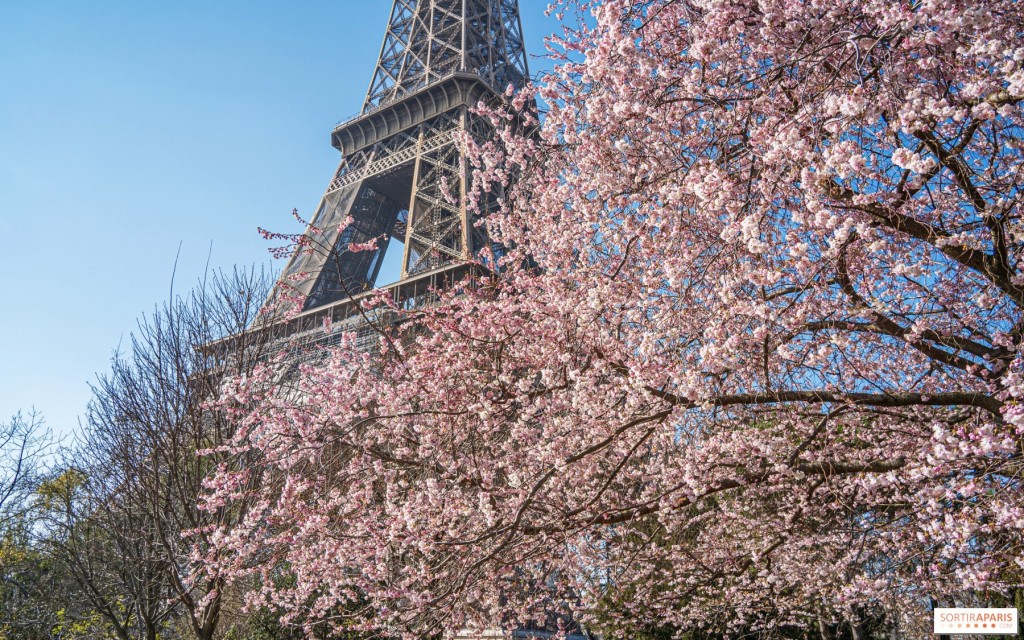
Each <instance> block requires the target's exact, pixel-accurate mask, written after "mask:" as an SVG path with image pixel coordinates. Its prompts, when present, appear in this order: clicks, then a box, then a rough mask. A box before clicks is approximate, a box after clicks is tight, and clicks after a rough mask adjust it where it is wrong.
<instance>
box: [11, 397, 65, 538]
mask: <svg viewBox="0 0 1024 640" xmlns="http://www.w3.org/2000/svg"><path fill="white" fill-rule="evenodd" d="M51 445H52V438H51V436H50V432H49V430H48V429H46V427H45V425H44V424H43V419H42V417H41V416H40V415H39V414H38V413H37V412H35V411H32V412H30V413H29V414H28V415H24V414H21V413H18V414H15V415H14V416H13V417H12V418H11V419H10V420H9V421H8V422H6V423H3V424H0V531H5V530H7V529H8V528H9V526H10V525H11V523H12V522H13V521H15V520H18V519H20V518H21V517H23V516H24V515H25V513H26V509H27V508H28V502H27V497H28V496H29V495H30V494H31V493H32V491H33V490H34V488H35V485H36V483H37V482H38V479H39V473H40V466H41V464H42V462H43V459H44V458H45V456H46V455H47V453H48V452H49V451H50V447H51Z"/></svg>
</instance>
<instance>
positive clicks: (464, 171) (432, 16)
mask: <svg viewBox="0 0 1024 640" xmlns="http://www.w3.org/2000/svg"><path fill="white" fill-rule="evenodd" d="M528 73H529V72H528V67H527V63H526V52H525V49H524V47H523V37H522V27H521V25H520V20H519V6H518V0H394V4H393V7H392V11H391V18H390V20H389V23H388V27H387V31H386V33H385V37H384V43H383V45H382V47H381V52H380V56H379V59H378V62H377V66H376V70H375V71H374V74H373V79H372V81H371V83H370V89H369V91H368V93H367V96H366V100H365V102H364V105H363V110H362V112H361V113H360V115H358V116H356V117H355V118H353V119H351V120H349V121H348V122H345V123H342V124H341V125H339V126H338V127H336V128H335V130H334V131H333V132H332V136H331V139H332V143H333V145H334V146H335V147H337V148H338V149H339V150H340V151H341V152H342V160H341V164H340V165H339V167H338V170H337V171H336V172H335V175H334V178H333V179H332V180H331V183H330V184H329V185H328V188H327V190H326V192H325V194H324V196H323V198H322V199H321V201H320V205H319V207H318V208H317V210H316V213H315V215H314V216H313V220H312V223H311V225H310V227H309V229H308V230H307V232H306V235H307V237H308V240H309V247H312V250H309V249H306V250H304V251H301V252H298V253H296V255H295V256H293V257H292V260H291V262H290V263H289V265H288V266H287V267H286V268H285V272H284V274H283V275H282V280H283V281H285V282H287V283H288V286H289V287H290V288H292V289H295V290H297V292H298V293H299V294H301V295H304V296H305V297H306V301H305V304H304V309H305V310H312V309H315V308H318V307H322V306H324V305H328V304H332V303H337V302H339V301H344V300H347V299H349V298H351V297H353V296H356V295H358V294H360V293H361V292H363V291H366V290H367V289H370V288H372V287H373V286H375V284H376V278H377V275H378V273H379V270H380V265H381V262H382V260H383V256H384V253H385V252H386V251H387V248H388V246H389V243H390V241H391V240H392V239H394V238H397V239H398V240H399V241H401V242H402V243H403V246H404V254H403V259H402V273H401V280H400V282H402V281H405V280H408V279H411V278H416V277H417V276H419V275H421V274H425V273H436V272H438V271H439V270H441V271H444V270H446V269H455V270H460V265H464V264H465V263H466V262H467V261H470V260H472V259H473V258H474V257H476V256H477V255H478V254H479V253H480V251H481V250H483V249H484V248H486V247H488V246H489V241H488V239H487V238H486V236H485V235H484V234H483V233H482V232H481V231H480V230H479V229H478V228H477V226H476V225H475V224H474V222H475V220H473V219H472V215H471V214H470V212H469V210H468V209H467V207H466V204H465V202H464V201H463V195H464V194H465V193H466V192H467V187H468V184H469V182H470V178H471V176H470V175H469V167H468V163H467V162H466V159H465V157H464V153H463V149H462V147H461V144H460V142H459V140H460V137H461V136H460V135H459V133H460V132H469V133H470V134H471V135H478V136H479V135H481V134H482V133H484V132H485V131H486V128H487V126H488V125H487V124H486V123H485V122H484V121H483V120H482V119H481V118H479V117H478V116H476V115H475V114H473V113H472V111H471V109H472V107H473V106H475V105H476V104H477V103H478V102H479V101H480V100H486V99H488V98H490V97H493V96H496V95H497V94H500V93H502V92H504V90H505V89H506V88H507V87H508V86H510V85H511V86H512V87H514V88H521V87H522V86H524V84H525V82H526V79H527V77H528ZM491 198H492V200H493V196H491ZM482 205H483V208H484V209H485V210H486V209H489V208H491V207H493V206H494V202H493V201H491V202H485V203H482ZM371 240H376V242H377V247H376V248H375V249H371V250H367V251H351V250H350V249H349V246H350V245H351V244H353V243H359V244H365V243H367V242H370V241H371ZM460 272H461V271H460ZM453 274H454V272H453Z"/></svg>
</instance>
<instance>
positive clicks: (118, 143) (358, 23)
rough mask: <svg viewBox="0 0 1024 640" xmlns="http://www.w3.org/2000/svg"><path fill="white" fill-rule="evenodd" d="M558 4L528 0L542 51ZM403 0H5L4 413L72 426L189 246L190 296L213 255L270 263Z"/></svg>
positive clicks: (1, 129) (220, 261) (181, 276)
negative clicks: (272, 244)
mask: <svg viewBox="0 0 1024 640" xmlns="http://www.w3.org/2000/svg"><path fill="white" fill-rule="evenodd" d="M546 5H547V2H546V0H520V8H521V12H522V17H523V27H524V30H525V32H526V37H527V48H528V50H529V51H530V52H531V53H534V54H537V53H540V52H541V51H542V50H543V38H544V36H545V35H546V34H547V33H550V32H551V31H553V30H554V29H553V27H554V25H553V23H552V22H550V21H549V19H547V18H545V17H544V15H543V11H544V8H545V6H546ZM390 7H391V2H390V0H363V1H356V0H305V1H300V2H291V3H283V2H270V1H264V0H250V1H247V2H242V1H240V0H218V1H217V2H209V1H206V2H199V1H194V0H178V1H177V2H173V3H157V2H129V1H127V0H124V1H113V0H88V1H86V2H83V1H82V0H0V285H2V290H3V292H4V302H3V303H2V304H0V308H2V312H0V420H4V419H6V417H8V416H10V415H11V414H13V413H14V412H15V411H18V410H19V409H21V410H28V409H30V408H32V407H35V408H36V409H38V410H39V411H40V412H41V413H42V414H43V416H44V417H45V418H46V420H47V422H48V424H49V425H50V426H51V427H52V428H54V430H56V431H58V432H61V433H68V432H70V431H71V430H72V429H74V427H75V425H77V422H78V415H79V414H81V413H82V412H83V410H84V408H85V405H86V402H87V401H88V398H89V388H88V384H87V383H88V382H89V381H91V380H93V379H94V378H95V375H96V373H97V372H99V371H103V370H105V369H106V368H107V364H108V361H109V359H110V356H111V354H112V352H113V350H114V349H115V348H116V347H117V346H118V344H119V343H121V342H122V341H123V342H124V343H125V344H127V340H128V335H129V333H130V332H131V331H132V329H133V327H134V326H135V322H136V319H137V318H138V317H139V316H140V315H141V314H143V313H146V312H148V311H149V310H151V309H152V308H153V307H154V305H155V304H157V303H159V302H161V301H162V300H164V299H166V298H167V296H168V292H169V290H170V287H171V279H172V273H173V270H174V263H175V256H176V254H178V253H179V247H180V257H179V258H178V267H177V276H176V285H175V286H176V288H177V289H179V290H182V289H185V288H187V287H188V286H190V285H191V284H192V283H194V282H195V281H196V280H197V278H198V277H199V276H200V275H201V273H202V272H203V269H204V268H205V266H206V263H207V258H208V256H209V263H210V266H211V267H212V268H220V267H226V268H230V267H231V266H232V265H235V264H244V265H249V264H261V263H268V264H269V257H268V253H267V244H266V242H265V241H264V240H262V239H261V238H260V237H259V236H258V235H257V234H256V227H257V226H258V225H259V226H264V227H268V228H272V229H274V230H278V231H294V230H297V229H296V225H295V223H294V222H292V220H291V216H290V212H291V210H292V208H293V207H297V208H298V209H299V211H300V213H306V214H308V213H309V212H310V210H311V209H312V208H313V207H314V206H315V205H316V204H317V201H318V199H319V196H320V195H321V193H322V192H323V189H324V188H325V187H326V185H327V182H328V181H329V180H330V178H331V175H332V173H333V171H334V169H335V167H336V165H337V162H338V159H339V158H338V153H337V151H335V150H334V149H333V148H331V146H330V139H329V134H330V131H331V129H332V128H333V126H334V124H335V123H336V122H337V121H339V120H342V119H343V118H345V117H347V116H349V115H351V114H353V113H355V112H356V111H357V110H358V109H359V108H360V106H361V103H362V99H363V97H364V95H365V92H366V88H367V85H368V84H369V80H370V75H371V73H372V70H373V65H374V62H375V60H376V56H377V53H378V50H379V48H380V43H381V39H382V37H383V33H384V27H385V24H386V22H387V18H388V15H389V12H390ZM540 66H542V64H541V63H540V62H539V61H537V60H535V59H534V60H531V70H534V71H535V70H536V69H537V68H539V67H540ZM281 266H282V265H281V264H280V263H274V264H273V265H272V268H274V269H280V267H281Z"/></svg>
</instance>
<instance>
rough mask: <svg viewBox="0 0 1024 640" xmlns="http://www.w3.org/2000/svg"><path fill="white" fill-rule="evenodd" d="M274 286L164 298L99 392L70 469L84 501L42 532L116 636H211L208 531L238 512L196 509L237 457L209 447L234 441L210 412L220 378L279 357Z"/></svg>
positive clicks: (223, 285)
mask: <svg viewBox="0 0 1024 640" xmlns="http://www.w3.org/2000/svg"><path fill="white" fill-rule="evenodd" d="M272 284H273V280H272V279H271V278H270V277H269V275H268V274H267V273H265V272H262V271H244V270H237V269H236V270H234V271H232V272H230V273H218V274H216V275H214V276H212V277H210V278H209V279H208V280H206V281H204V282H202V283H200V285H199V286H198V287H197V288H196V289H195V290H193V291H192V292H191V293H189V294H188V295H184V296H172V299H171V300H170V301H169V302H167V303H165V304H164V305H163V306H161V307H159V308H157V309H156V310H155V312H154V313H153V314H151V315H149V316H147V317H144V318H143V319H141V320H140V321H139V323H138V327H137V330H136V331H135V332H134V333H133V334H132V336H131V341H130V345H129V346H128V348H127V349H125V350H124V351H123V352H120V353H115V355H114V357H113V358H112V363H111V369H110V371H109V372H108V373H106V374H103V375H101V376H99V378H98V380H97V382H96V384H95V385H94V388H93V392H94V395H93V399H92V401H91V403H90V405H89V408H88V412H87V420H86V429H85V434H84V436H83V437H82V440H81V442H80V443H79V446H78V447H77V449H76V453H75V458H74V464H73V465H72V468H74V469H76V470H77V472H78V473H81V479H80V482H81V487H80V488H77V489H76V490H77V491H79V492H80V495H78V496H77V497H76V496H75V495H72V494H70V493H69V495H68V496H67V500H66V504H65V505H63V508H64V513H63V514H62V516H61V518H52V519H51V523H52V524H53V525H55V526H57V528H58V529H59V533H60V535H58V536H56V539H57V544H58V546H59V549H60V551H61V552H62V554H63V555H64V557H65V560H66V562H68V563H69V565H70V566H72V567H74V573H75V577H76V579H78V580H79V583H80V584H81V585H82V587H83V589H84V591H85V592H86V593H87V594H89V595H90V596H91V597H92V598H93V600H92V601H91V603H92V605H93V606H94V608H95V609H96V610H97V611H99V612H100V613H101V614H103V615H104V617H106V618H107V619H108V621H109V622H110V623H111V624H112V625H113V626H114V627H115V628H118V629H119V631H118V636H119V637H121V638H124V639H125V640H127V639H128V638H130V637H139V638H147V639H152V638H156V637H157V635H156V634H157V633H158V632H159V631H160V629H161V627H162V626H166V625H167V624H169V623H170V622H172V621H173V622H174V626H175V627H179V628H180V627H185V628H187V629H190V630H191V634H192V635H193V636H194V637H195V638H197V639H199V640H212V638H214V636H215V634H216V633H217V631H218V624H219V622H220V619H221V614H222V609H223V607H224V598H223V592H224V583H223V580H221V579H219V578H218V577H216V576H214V577H212V578H211V577H209V576H207V575H206V574H205V573H204V572H203V571H202V570H201V569H202V558H203V556H204V554H205V553H207V552H208V551H209V549H210V545H209V539H208V537H207V536H208V532H209V531H210V530H212V529H213V526H214V525H215V526H218V527H220V526H225V525H228V526H230V524H231V522H234V521H236V520H237V519H238V518H240V517H242V515H243V514H244V512H245V507H244V505H243V506H241V508H239V506H238V505H233V506H232V508H231V509H221V510H213V511H206V510H203V509H201V508H200V507H199V502H200V497H201V495H202V494H203V493H204V487H203V479H204V478H205V477H206V476H207V475H208V473H209V472H210V471H211V470H212V469H214V468H215V467H217V466H218V465H221V464H225V465H241V464H245V461H244V460H242V459H238V458H235V457H231V456H228V455H226V454H221V453H217V452H216V451H211V450H212V449H215V448H216V447H217V446H218V445H220V444H223V443H226V442H227V441H228V440H229V438H231V436H232V435H233V433H234V431H235V424H234V422H233V421H232V419H231V417H230V416H228V415H225V414H224V413H222V412H220V411H218V410H217V409H215V408H214V407H213V403H214V402H215V401H216V400H217V399H218V397H219V395H220V393H221V382H222V381H223V380H224V378H225V377H226V376H232V375H245V374H247V373H251V372H252V370H253V367H255V366H256V364H257V363H258V362H260V361H261V360H263V359H265V358H266V357H267V356H268V355H269V354H270V353H271V351H272V349H273V348H274V344H275V343H274V336H273V334H272V332H271V327H272V326H273V324H274V323H273V318H272V317H268V315H267V314H268V313H269V312H267V311H266V310H265V309H264V303H265V301H266V300H267V299H268V294H269V292H270V288H271V285H272ZM203 452H207V453H205V454H203ZM76 510H77V511H76ZM121 630H123V631H124V633H122V631H121Z"/></svg>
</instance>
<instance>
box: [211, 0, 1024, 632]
mask: <svg viewBox="0 0 1024 640" xmlns="http://www.w3.org/2000/svg"><path fill="white" fill-rule="evenodd" d="M552 11H554V12H556V13H558V14H559V15H560V17H563V18H565V23H566V24H567V25H577V26H567V27H566V29H565V31H564V33H563V34H562V35H561V36H559V37H556V38H553V39H552V40H551V50H552V51H553V52H554V53H553V55H555V56H556V57H557V58H558V59H559V64H558V66H557V68H556V70H555V71H554V72H553V73H551V74H549V75H547V76H545V77H543V78H540V79H539V81H538V83H537V85H536V87H533V88H531V91H534V90H535V91H536V92H537V93H538V94H539V96H540V97H541V98H542V99H543V101H544V103H545V104H546V105H547V112H546V115H545V117H544V119H543V122H542V123H541V124H540V125H539V131H538V132H537V133H536V134H535V135H524V134H523V129H524V128H529V126H528V125H529V124H530V122H529V120H530V116H529V115H526V116H519V117H509V116H506V115H505V114H504V113H502V112H498V111H495V112H491V115H492V118H493V121H494V122H495V124H496V126H497V128H498V131H499V135H497V136H495V138H494V139H492V140H489V141H486V143H485V142H475V141H473V140H466V145H467V150H468V152H469V154H470V156H471V157H472V158H473V162H474V164H475V166H476V169H477V170H476V172H475V174H474V184H473V192H472V193H471V194H469V197H470V199H471V200H472V201H480V200H481V199H482V194H483V193H484V192H486V191H493V190H494V189H496V188H498V186H499V185H502V186H504V188H505V191H504V194H505V197H504V198H503V199H502V201H501V207H500V210H499V211H497V212H496V213H494V214H492V215H490V216H489V217H487V218H486V220H485V222H484V224H486V226H487V228H488V231H489V232H490V233H491V235H492V236H493V237H494V238H495V239H496V240H497V241H499V242H500V243H502V245H503V246H505V247H506V248H507V254H506V255H504V256H503V257H502V258H501V261H500V264H501V268H500V270H499V272H498V273H497V274H496V275H494V276H493V277H492V278H489V279H487V280H486V281H484V282H481V283H479V284H478V285H477V286H468V285H467V286H460V287H453V288H452V289H451V290H449V291H447V292H444V293H443V294H441V297H440V298H441V299H440V300H439V302H438V303H437V304H435V305H433V306H431V307H427V308H418V309H415V310H412V311H408V310H401V309H395V310H394V311H393V312H394V313H395V314H399V315H400V316H402V317H404V319H406V320H409V322H405V323H404V324H402V325H401V326H404V327H415V332H412V330H410V329H405V330H399V329H395V330H394V332H393V333H390V334H388V335H383V336H382V339H381V341H380V349H379V352H378V351H374V352H372V353H361V352H357V351H356V350H354V349H352V348H347V347H346V345H347V344H350V343H343V344H342V346H341V348H339V349H337V350H336V351H334V352H333V353H332V355H331V356H330V358H328V359H327V360H326V361H324V362H323V363H321V364H319V365H317V366H307V367H306V368H305V369H304V370H303V371H302V375H301V376H300V377H299V378H298V379H297V380H296V382H295V385H294V386H293V387H290V388H289V389H288V390H287V391H286V392H282V391H281V390H280V389H277V388H275V386H274V385H273V384H271V382H272V381H273V379H274V376H275V373H274V371H275V370H274V369H273V367H267V368H264V369H263V370H262V371H259V372H257V373H255V374H254V375H252V376H248V377H246V378H244V379H237V380H234V381H233V382H231V383H230V387H229V388H228V390H227V391H226V392H225V393H224V394H223V395H222V397H223V398H225V399H226V400H225V402H224V409H225V410H228V411H232V412H234V414H235V415H237V416H238V417H239V420H240V421H241V423H242V425H243V426H242V429H241V432H240V433H239V436H238V438H236V440H235V443H234V447H235V449H236V451H237V452H238V453H239V454H244V455H258V456H260V460H261V463H260V465H259V466H258V468H257V469H256V470H252V471H250V470H242V471H238V472H235V473H223V474H220V475H219V476H217V477H215V478H213V479H211V480H210V481H209V486H210V489H211V494H210V496H209V497H208V502H207V508H224V507H225V506H226V505H228V504H230V503H231V502H232V501H233V500H239V499H246V500H254V502H252V503H250V504H254V505H255V506H254V507H250V510H249V511H248V515H247V516H246V518H245V520H244V522H242V523H241V525H240V526H236V527H234V528H231V529H224V530H222V531H221V532H219V534H218V535H217V537H216V547H217V550H216V552H211V553H210V554H209V555H208V557H207V560H208V561H209V562H210V563H211V566H213V567H216V569H217V570H219V571H226V572H229V573H230V574H232V575H234V576H239V577H241V576H251V575H257V576H260V577H262V579H263V584H264V588H263V589H261V590H259V591H257V592H255V593H253V594H252V598H253V602H254V603H260V604H272V605H275V606H278V607H281V608H283V609H284V610H285V611H286V612H287V616H286V620H291V621H295V622H307V621H311V620H324V619H327V620H335V621H337V622H338V623H339V624H342V623H344V624H348V623H349V622H350V620H349V618H355V619H356V621H357V622H360V623H362V624H365V625H368V626H373V625H377V626H382V627H384V628H386V629H387V630H388V632H389V633H392V634H404V635H407V636H409V637H415V636H418V635H421V634H423V633H425V630H428V629H436V628H438V627H441V628H445V629H459V628H463V627H467V626H469V627H472V626H481V627H482V626H506V627H508V626H512V625H517V624H524V623H529V622H531V621H532V622H534V623H542V622H545V621H550V620H552V619H554V618H552V615H553V614H554V613H555V612H559V611H572V612H573V613H574V616H575V617H576V619H577V620H580V621H581V622H582V623H583V624H585V625H591V626H594V627H599V628H600V629H601V630H603V631H604V632H605V633H606V634H607V635H608V636H609V637H616V636H617V635H622V636H629V630H630V629H640V628H667V629H670V630H676V631H678V632H683V631H685V630H697V629H702V630H705V631H709V632H718V633H725V634H737V633H739V632H741V631H743V632H750V633H762V634H764V635H766V636H772V635H776V636H778V635H784V634H787V633H791V632H792V631H793V630H812V632H813V633H815V634H820V636H821V637H823V638H828V637H832V636H833V634H836V633H841V634H846V635H847V636H848V637H865V636H866V634H867V633H868V631H867V630H868V628H869V625H874V626H875V627H876V628H886V629H889V630H890V631H897V632H900V633H906V634H910V633H913V632H915V631H920V630H922V629H924V628H926V627H927V626H928V625H930V616H929V614H928V609H929V607H931V606H935V605H936V604H940V605H952V604H958V605H966V604H974V603H992V602H996V601H997V600H998V599H999V598H1001V597H1004V595H1005V594H1008V593H1009V592H1011V591H1012V590H1013V589H1015V588H1017V587H1019V586H1020V584H1021V582H1022V581H1024V579H1022V575H1024V568H1022V567H1024V556H1022V546H1021V543H1022V539H1021V529H1022V526H1024V497H1022V496H1024V494H1022V491H1021V489H1022V487H1021V479H1020V474H1021V470H1022V466H1021V460H1022V449H1021V444H1022V436H1024V405H1022V404H1021V401H1022V396H1024V361H1022V359H1021V341H1022V335H1024V314H1022V309H1024V273H1022V272H1021V253H1022V249H1024V244H1022V241H1024V235H1022V234H1024V228H1022V226H1021V217H1020V211H1021V207H1020V200H1021V196H1022V177H1024V174H1022V172H1024V164H1022V148H1024V135H1022V134H1024V129H1022V124H1024V123H1022V114H1021V100H1022V99H1024V5H1021V4H1020V3H1017V2H1013V1H1011V0H958V1H953V0H911V1H907V2H893V1H892V0H828V1H827V2H826V1H819V0H808V1H796V0H750V1H743V2H740V1H735V0H687V1H682V0H593V1H584V0H564V1H562V2H556V3H555V4H554V5H553V6H552ZM573 15H578V16H579V18H578V19H575V20H573V19H570V18H571V17H572V16H573ZM528 99H529V94H523V95H520V96H517V97H516V98H515V99H514V100H512V101H511V102H512V107H513V110H514V109H515V107H522V106H523V105H524V104H526V101H527V100H528ZM524 118H525V122H524ZM513 177H514V178H515V180H514V181H513V180H512V178H513ZM375 304H380V305H384V304H387V302H386V301H384V300H381V301H378V302H376V303H375ZM402 331H405V333H404V334H403V333H402ZM352 344H354V343H352ZM256 471H258V472H259V473H261V474H262V476H263V478H264V480H265V481H264V483H263V484H262V485H261V487H260V488H258V489H256V492H257V495H256V496H255V497H254V496H252V495H249V494H247V493H246V487H248V486H251V485H250V484H249V483H248V480H247V479H248V475H249V474H250V473H254V472H256ZM283 576H287V579H283ZM357 605H358V606H357Z"/></svg>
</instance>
